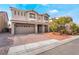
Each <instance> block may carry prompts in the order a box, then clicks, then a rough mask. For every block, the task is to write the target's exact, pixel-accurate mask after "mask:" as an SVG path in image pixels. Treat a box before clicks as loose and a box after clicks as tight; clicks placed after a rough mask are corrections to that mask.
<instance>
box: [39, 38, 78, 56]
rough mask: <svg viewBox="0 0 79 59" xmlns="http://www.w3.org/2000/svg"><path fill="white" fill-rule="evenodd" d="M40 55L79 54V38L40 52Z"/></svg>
mask: <svg viewBox="0 0 79 59" xmlns="http://www.w3.org/2000/svg"><path fill="white" fill-rule="evenodd" d="M39 55H79V39H77V40H74V41H72V42H69V43H66V44H64V45H61V46H58V47H56V48H53V49H51V50H48V51H46V52H43V53H40V54H39Z"/></svg>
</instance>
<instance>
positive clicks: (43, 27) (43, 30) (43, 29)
mask: <svg viewBox="0 0 79 59" xmlns="http://www.w3.org/2000/svg"><path fill="white" fill-rule="evenodd" d="M42 32H43V33H44V32H45V26H44V25H42Z"/></svg>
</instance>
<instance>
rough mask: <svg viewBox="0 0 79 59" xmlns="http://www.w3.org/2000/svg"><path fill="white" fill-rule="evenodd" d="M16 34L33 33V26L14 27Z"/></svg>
mask: <svg viewBox="0 0 79 59" xmlns="http://www.w3.org/2000/svg"><path fill="white" fill-rule="evenodd" d="M15 31H16V34H29V33H34V32H35V30H34V26H32V27H16V30H15Z"/></svg>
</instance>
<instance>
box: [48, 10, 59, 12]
mask: <svg viewBox="0 0 79 59" xmlns="http://www.w3.org/2000/svg"><path fill="white" fill-rule="evenodd" d="M48 12H49V13H58V12H59V11H58V10H56V9H55V10H49V11H48Z"/></svg>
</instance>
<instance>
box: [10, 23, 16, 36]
mask: <svg viewBox="0 0 79 59" xmlns="http://www.w3.org/2000/svg"><path fill="white" fill-rule="evenodd" d="M14 25H15V23H12V27H11V34H12V35H14V33H15V26H14Z"/></svg>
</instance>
